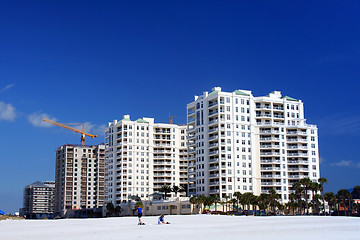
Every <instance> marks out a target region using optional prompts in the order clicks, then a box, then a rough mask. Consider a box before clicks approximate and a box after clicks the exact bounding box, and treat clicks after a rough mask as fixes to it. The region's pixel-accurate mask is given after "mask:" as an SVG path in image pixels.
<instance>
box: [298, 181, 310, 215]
mask: <svg viewBox="0 0 360 240" xmlns="http://www.w3.org/2000/svg"><path fill="white" fill-rule="evenodd" d="M299 182H300V184H301V185H302V186H303V188H304V198H305V205H306V214H309V204H308V203H309V196H308V191H309V190H310V189H311V185H312V181H311V180H310V178H303V179H300V181H299Z"/></svg>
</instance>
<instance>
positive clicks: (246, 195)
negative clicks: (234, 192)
mask: <svg viewBox="0 0 360 240" xmlns="http://www.w3.org/2000/svg"><path fill="white" fill-rule="evenodd" d="M253 195H254V194H253V193H251V192H246V193H244V194H243V195H242V196H241V201H242V202H243V204H244V205H246V206H247V208H246V210H250V203H251V199H252V196H253Z"/></svg>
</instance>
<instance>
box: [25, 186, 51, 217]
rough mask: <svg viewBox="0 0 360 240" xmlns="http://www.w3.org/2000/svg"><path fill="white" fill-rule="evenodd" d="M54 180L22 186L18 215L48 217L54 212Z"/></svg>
mask: <svg viewBox="0 0 360 240" xmlns="http://www.w3.org/2000/svg"><path fill="white" fill-rule="evenodd" d="M54 192H55V182H49V181H48V182H39V181H37V182H34V183H32V184H30V185H27V186H25V188H24V206H23V208H21V209H20V215H21V216H26V217H27V218H42V217H50V216H51V215H52V214H53V213H54Z"/></svg>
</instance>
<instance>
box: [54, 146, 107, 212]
mask: <svg viewBox="0 0 360 240" xmlns="http://www.w3.org/2000/svg"><path fill="white" fill-rule="evenodd" d="M104 177H105V145H104V144H99V145H93V146H81V145H72V144H65V145H62V146H60V147H59V148H58V149H57V151H56V170H55V213H56V214H58V215H60V216H64V215H66V212H67V211H68V210H74V209H85V208H98V207H102V206H103V205H104V185H105V183H104V182H105V179H104Z"/></svg>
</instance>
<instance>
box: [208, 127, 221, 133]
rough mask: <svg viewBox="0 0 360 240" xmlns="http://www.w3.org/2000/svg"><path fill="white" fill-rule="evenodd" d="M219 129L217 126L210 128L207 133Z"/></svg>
mask: <svg viewBox="0 0 360 240" xmlns="http://www.w3.org/2000/svg"><path fill="white" fill-rule="evenodd" d="M218 130H219V128H210V129H209V131H208V132H209V133H212V132H216V131H218Z"/></svg>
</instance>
